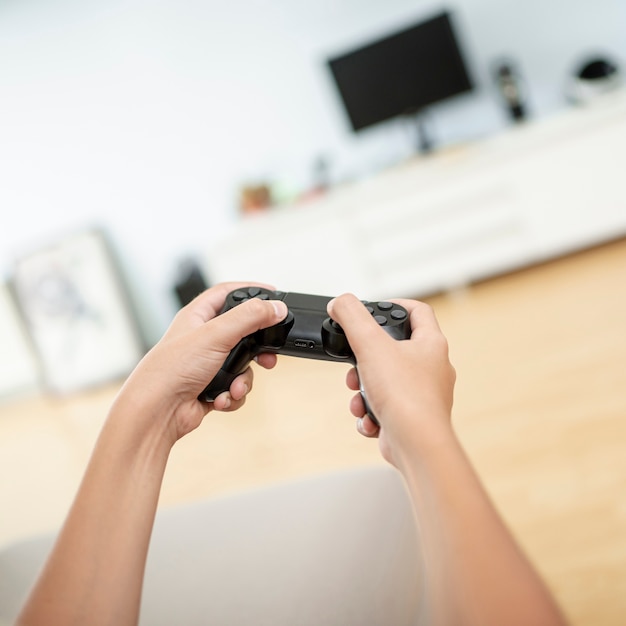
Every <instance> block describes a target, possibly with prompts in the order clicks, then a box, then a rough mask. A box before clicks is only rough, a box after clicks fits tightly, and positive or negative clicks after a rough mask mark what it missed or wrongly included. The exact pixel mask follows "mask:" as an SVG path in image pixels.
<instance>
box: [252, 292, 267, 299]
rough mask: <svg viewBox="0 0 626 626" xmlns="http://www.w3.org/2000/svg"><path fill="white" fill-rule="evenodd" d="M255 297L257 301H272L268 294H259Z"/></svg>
mask: <svg viewBox="0 0 626 626" xmlns="http://www.w3.org/2000/svg"><path fill="white" fill-rule="evenodd" d="M253 297H254V298H256V299H257V300H269V299H270V297H269V296H268V295H267V294H266V293H259V294H257V295H255V296H253Z"/></svg>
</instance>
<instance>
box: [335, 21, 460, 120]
mask: <svg viewBox="0 0 626 626" xmlns="http://www.w3.org/2000/svg"><path fill="white" fill-rule="evenodd" d="M328 65H329V67H330V70H331V73H332V76H333V78H334V80H335V83H336V85H337V88H338V90H339V94H340V95H341V99H342V100H343V104H344V106H345V109H346V112H347V114H348V117H349V118H350V122H351V124H352V128H353V129H354V130H355V131H357V130H361V129H363V128H366V127H368V126H372V125H373V124H378V123H380V122H384V121H386V120H389V119H391V118H394V117H397V116H400V115H406V114H411V113H416V112H419V111H420V110H422V109H424V108H425V107H428V106H429V105H432V104H435V103H437V102H440V101H441V100H445V99H446V98H450V97H452V96H455V95H459V94H462V93H464V92H467V91H470V90H471V89H472V83H471V80H470V77H469V75H468V72H467V68H466V66H465V62H464V60H463V55H462V54H461V50H460V49H459V45H458V42H457V38H456V36H455V34H454V31H453V27H452V23H451V20H450V15H449V14H448V13H447V12H444V13H442V14H440V15H437V16H436V17H433V18H431V19H429V20H427V21H423V22H420V23H419V24H417V25H414V26H412V27H410V28H407V29H406V30H403V31H400V32H397V33H395V34H393V35H391V36H388V37H385V38H383V39H380V40H378V41H374V42H372V43H370V44H368V45H366V46H364V47H361V48H358V49H356V50H353V51H351V52H348V53H346V54H342V55H341V56H337V57H335V58H333V59H330V60H329V61H328Z"/></svg>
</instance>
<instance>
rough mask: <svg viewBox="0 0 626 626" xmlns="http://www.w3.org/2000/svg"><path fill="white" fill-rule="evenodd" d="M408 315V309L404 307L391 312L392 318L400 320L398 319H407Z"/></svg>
mask: <svg viewBox="0 0 626 626" xmlns="http://www.w3.org/2000/svg"><path fill="white" fill-rule="evenodd" d="M406 315H407V313H406V311H403V310H402V309H395V310H394V311H392V312H391V317H392V319H394V320H398V321H401V320H403V319H405V318H406Z"/></svg>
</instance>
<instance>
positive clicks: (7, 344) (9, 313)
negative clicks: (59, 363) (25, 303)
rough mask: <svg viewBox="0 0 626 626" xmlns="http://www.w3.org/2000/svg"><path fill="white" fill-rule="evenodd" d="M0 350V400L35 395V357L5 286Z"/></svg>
mask: <svg viewBox="0 0 626 626" xmlns="http://www.w3.org/2000/svg"><path fill="white" fill-rule="evenodd" d="M0 346H1V347H2V348H1V349H0V400H5V399H7V398H11V397H14V396H16V395H17V396H19V395H24V394H28V393H32V392H35V391H37V390H38V389H39V388H40V386H41V373H40V370H39V364H38V360H37V356H36V354H35V351H34V349H33V346H32V344H31V342H30V339H29V337H28V332H27V330H26V327H25V325H24V321H23V320H22V318H21V315H20V312H19V309H18V307H17V303H16V302H15V297H14V295H13V293H12V290H11V288H10V286H9V284H8V283H0Z"/></svg>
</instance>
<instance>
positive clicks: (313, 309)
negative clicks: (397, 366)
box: [198, 287, 411, 421]
mask: <svg viewBox="0 0 626 626" xmlns="http://www.w3.org/2000/svg"><path fill="white" fill-rule="evenodd" d="M250 298H260V299H262V300H282V301H283V302H284V303H285V304H286V305H287V308H288V309H289V312H288V313H287V317H285V319H284V320H283V321H282V322H279V323H278V324H276V325H275V326H270V327H269V328H264V329H262V330H258V331H257V332H255V333H253V334H251V335H248V336H247V337H244V338H243V339H242V340H241V341H240V342H239V343H238V344H237V345H236V346H235V348H234V349H233V350H232V351H231V353H230V354H229V355H228V356H227V357H226V360H225V361H224V364H223V365H222V367H221V369H220V371H219V372H218V373H217V375H216V376H215V378H214V379H213V380H212V381H211V382H210V383H209V384H208V385H207V386H206V387H205V389H204V391H202V393H201V394H200V395H199V396H198V398H199V399H200V400H204V401H206V402H212V401H213V400H215V398H216V397H217V396H218V395H219V394H220V393H222V392H224V391H227V390H228V389H230V385H231V383H232V382H233V380H235V378H236V377H237V376H238V375H239V374H241V372H243V371H244V370H245V369H246V367H248V364H249V363H250V361H251V360H252V359H253V358H254V357H255V356H256V355H258V354H261V353H262V352H273V353H275V354H285V355H288V356H298V357H304V358H306V359H318V360H322V361H343V362H347V363H352V364H353V365H356V358H355V356H354V353H353V352H352V350H351V348H350V345H349V344H348V339H347V338H346V335H345V333H344V331H343V329H342V328H341V326H339V324H338V323H337V322H335V321H334V320H332V319H331V318H330V317H328V313H327V311H326V306H327V304H328V303H329V302H330V300H331V299H332V298H328V297H326V296H314V295H309V294H304V293H286V292H283V291H270V290H268V289H263V288H261V287H242V288H240V289H236V290H235V291H232V292H231V293H229V294H228V296H227V297H226V301H225V303H224V307H223V309H222V311H221V312H222V313H224V312H226V311H228V310H230V309H232V308H234V307H236V306H237V305H238V304H241V303H242V302H245V301H246V300H249V299H250ZM363 305H364V306H365V307H366V308H367V310H368V311H369V312H370V313H371V314H372V316H373V317H374V319H375V320H376V321H377V322H378V324H379V325H380V326H381V327H382V328H383V329H384V330H385V331H386V332H387V334H389V335H390V336H391V337H393V338H394V339H408V338H409V337H410V336H411V324H410V321H409V315H408V313H407V311H406V309H405V308H404V307H402V306H400V305H399V304H393V303H391V302H364V303H363ZM361 395H362V397H363V401H364V402H365V407H366V411H367V413H368V414H369V416H370V417H371V418H372V420H373V421H376V418H375V416H374V415H373V413H372V412H371V410H370V408H369V406H368V404H367V401H366V399H365V394H364V392H363V388H362V387H361Z"/></svg>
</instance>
